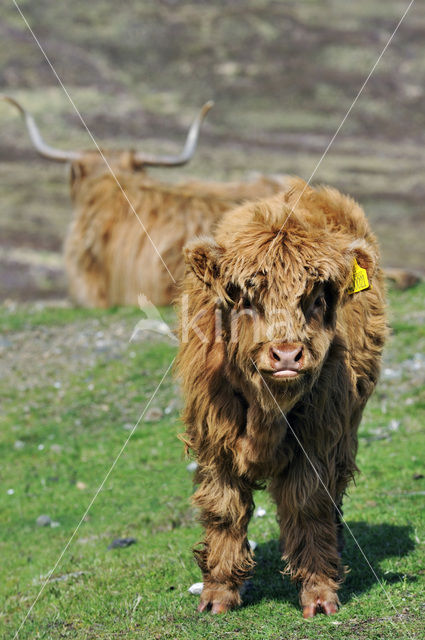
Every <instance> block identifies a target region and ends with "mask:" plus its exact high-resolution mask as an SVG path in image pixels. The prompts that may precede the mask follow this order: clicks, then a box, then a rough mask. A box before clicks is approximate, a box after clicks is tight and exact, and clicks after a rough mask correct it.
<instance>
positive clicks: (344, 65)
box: [0, 0, 425, 300]
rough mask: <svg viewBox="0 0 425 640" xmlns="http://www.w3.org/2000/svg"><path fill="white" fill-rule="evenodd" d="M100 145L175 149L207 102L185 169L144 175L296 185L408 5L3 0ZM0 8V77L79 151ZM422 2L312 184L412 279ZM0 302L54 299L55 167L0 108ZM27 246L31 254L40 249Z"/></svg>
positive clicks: (63, 184) (65, 115)
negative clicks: (328, 192)
mask: <svg viewBox="0 0 425 640" xmlns="http://www.w3.org/2000/svg"><path fill="white" fill-rule="evenodd" d="M19 4H20V6H21V7H22V10H23V12H24V14H25V15H26V17H27V19H28V21H29V23H30V25H31V26H32V28H33V29H34V31H35V33H36V35H37V37H38V38H39V40H40V42H41V44H42V46H43V47H44V48H45V50H46V52H47V54H48V56H49V57H50V58H51V60H52V63H53V65H54V67H55V68H56V69H57V72H58V74H59V76H60V78H61V80H62V81H63V83H64V84H65V86H66V87H67V89H68V90H69V93H70V95H71V97H72V98H73V100H74V101H75V104H76V105H77V107H78V109H79V110H80V112H81V114H82V116H83V118H84V119H85V121H86V122H87V125H88V126H89V128H90V130H91V131H92V132H93V135H94V136H95V138H96V140H97V141H98V142H99V144H100V145H101V146H102V147H104V148H105V149H108V148H124V149H125V148H129V147H136V148H140V149H146V150H148V151H155V152H161V151H164V152H167V151H176V150H177V149H178V148H180V144H181V141H182V139H183V136H184V132H185V130H186V127H187V126H188V123H189V122H190V120H191V118H192V117H193V115H194V113H195V110H196V108H198V107H199V106H200V104H201V103H202V102H203V101H205V100H207V99H210V98H213V99H214V100H215V101H216V107H215V108H214V111H212V112H211V114H210V115H209V116H208V120H207V122H206V123H205V126H204V128H203V133H202V139H201V144H200V147H199V151H198V153H197V155H196V157H195V158H194V160H193V162H192V163H191V164H190V166H189V167H185V168H182V169H180V170H173V171H170V170H168V171H162V172H158V171H153V174H154V175H157V176H159V177H162V178H164V179H167V180H182V179H184V178H185V177H187V176H190V175H195V176H199V177H209V178H215V179H234V178H240V177H241V176H242V175H243V174H244V173H245V172H249V171H260V172H265V173H274V172H283V173H295V174H298V175H301V176H302V177H304V178H308V177H309V176H310V175H311V173H312V172H313V170H314V169H315V167H316V165H317V162H318V161H319V159H320V157H321V155H322V153H323V151H324V149H325V148H326V146H327V144H328V142H329V141H330V139H331V137H332V136H333V134H334V133H335V131H336V129H337V127H338V125H339V124H340V122H341V121H342V118H343V117H344V115H345V114H346V112H347V110H348V108H349V107H350V105H351V104H352V101H353V99H354V97H355V95H356V93H357V92H358V90H359V89H360V87H361V85H362V83H363V82H364V80H365V78H366V76H367V75H368V73H369V72H370V70H371V68H372V65H373V64H374V63H375V62H376V60H377V57H378V55H379V53H380V52H381V51H382V49H383V47H384V45H385V43H386V42H387V40H388V38H389V36H390V35H391V33H392V31H393V29H394V27H395V25H396V24H397V22H398V20H399V19H400V17H401V15H402V14H403V12H404V10H405V9H406V7H407V4H408V0H386V2H379V1H378V0H375V1H374V2H371V0H356V2H340V1H339V0H314V1H312V0H301V1H300V0H287V1H285V2H279V1H278V0H249V1H246V0H232V2H228V0H216V1H215V2H199V1H198V0H196V1H194V0H192V1H190V0H185V1H182V2H180V1H179V2H175V1H174V0H160V1H158V2H147V1H140V0H137V1H135V0H133V1H132V2H126V3H124V4H123V5H122V6H120V10H119V12H118V13H117V10H116V3H114V2H112V0H96V1H95V2H93V3H91V4H90V6H89V5H88V4H87V2H83V1H82V0H78V1H77V0H76V1H74V2H72V3H65V2H59V3H58V2H54V1H53V0H42V1H39V2H31V1H30V0H21V1H20V2H19ZM5 5H6V6H4V7H2V21H1V24H0V84H1V87H2V91H4V92H7V93H10V94H12V95H14V96H15V97H16V98H18V99H20V100H21V101H22V102H23V104H24V105H25V106H26V107H27V108H28V109H31V110H32V111H33V113H34V115H35V117H36V118H37V121H38V122H39V125H40V128H41V129H42V131H43V132H44V135H45V137H46V138H47V139H48V141H49V142H50V143H51V144H54V145H58V146H60V147H62V148H67V149H74V150H75V149H85V148H90V147H92V142H91V140H90V139H89V137H88V135H87V133H86V131H85V130H83V128H82V126H81V123H80V121H79V119H78V117H77V115H76V114H75V112H74V111H73V108H72V106H71V104H70V103H69V101H68V99H67V97H66V96H65V94H64V93H63V91H62V89H61V88H60V87H59V86H58V83H57V80H56V79H55V77H54V75H53V73H52V71H51V69H50V68H49V67H48V66H47V64H46V62H45V60H44V58H43V55H42V53H41V52H40V51H39V49H38V48H37V45H36V44H35V42H34V40H33V39H32V37H31V35H30V33H29V32H28V30H27V28H26V26H25V24H24V22H23V21H22V19H21V17H20V16H19V14H18V13H17V11H16V8H15V6H14V4H13V3H12V2H9V3H5ZM424 36H425V4H424V3H423V2H415V3H414V5H413V6H412V8H411V10H410V12H409V14H408V15H407V17H406V19H405V21H404V22H403V24H402V25H401V27H400V29H399V31H398V32H397V34H396V35H395V37H394V39H393V41H392V43H391V45H390V46H389V48H388V49H387V51H386V52H385V55H384V56H383V58H382V60H381V61H380V63H379V65H378V67H377V68H376V70H375V72H374V74H373V77H372V78H371V80H370V82H369V83H368V85H367V87H366V88H365V90H364V91H363V92H362V95H361V97H360V99H359V100H358V102H357V103H356V105H355V107H354V109H353V110H352V112H351V113H350V116H349V118H348V119H347V121H346V122H345V124H344V127H343V128H342V130H341V131H340V133H339V134H338V137H337V138H336V140H335V142H334V143H333V145H332V147H331V150H330V153H329V154H328V155H327V157H326V158H325V160H324V161H323V162H322V163H321V165H320V167H319V169H318V171H317V173H316V174H315V180H316V181H318V182H328V183H330V184H333V185H334V186H336V187H338V188H341V189H342V190H344V191H347V192H349V193H350V194H352V195H353V196H355V197H357V198H358V199H359V200H360V201H361V203H362V204H363V205H364V206H365V209H366V211H367V213H368V215H369V217H370V219H371V220H372V222H373V226H374V229H375V230H376V232H377V233H378V235H379V237H380V240H381V243H382V248H383V256H384V262H385V265H386V266H402V267H410V268H413V269H418V270H422V271H423V269H424V264H425V250H424V244H423V241H422V238H423V236H424V233H425V216H424V184H423V166H424V163H425V144H424V142H425V133H424V132H425V112H424V109H423V99H424V87H425V63H424V59H425V58H424V55H423V53H424V49H423V43H424ZM0 131H1V144H0V184H1V191H0V194H1V200H2V207H1V209H0V237H1V239H0V276H1V278H0V299H5V298H13V299H16V298H19V299H20V300H26V299H28V298H30V297H32V298H37V299H38V298H40V297H44V298H48V297H54V296H58V295H63V294H64V292H65V283H64V277H63V271H62V268H61V261H60V251H61V246H62V242H63V239H64V236H65V234H66V229H67V227H68V224H69V220H70V217H71V204H70V201H69V180H68V169H67V168H64V167H63V166H60V165H56V164H52V163H50V162H48V161H46V160H42V159H40V158H38V157H37V156H36V154H35V153H34V152H33V151H32V149H31V145H30V143H29V141H28V137H27V134H26V132H25V131H24V127H23V124H22V122H21V120H20V118H19V116H18V115H17V114H16V113H15V111H14V110H13V109H12V107H10V105H5V104H0ZM41 249H43V253H41V252H40V250H41Z"/></svg>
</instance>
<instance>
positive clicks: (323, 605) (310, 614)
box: [303, 599, 338, 618]
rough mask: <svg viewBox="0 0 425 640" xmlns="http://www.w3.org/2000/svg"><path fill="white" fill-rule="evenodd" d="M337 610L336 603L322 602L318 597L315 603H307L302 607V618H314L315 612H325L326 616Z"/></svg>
mask: <svg viewBox="0 0 425 640" xmlns="http://www.w3.org/2000/svg"><path fill="white" fill-rule="evenodd" d="M337 611H338V605H337V604H335V602H328V601H327V600H324V601H323V602H322V601H321V600H320V599H318V600H317V602H316V603H315V604H308V605H306V606H305V607H303V618H314V616H315V615H316V614H317V613H322V612H323V613H325V614H326V615H327V616H332V615H333V614H334V613H336V612H337Z"/></svg>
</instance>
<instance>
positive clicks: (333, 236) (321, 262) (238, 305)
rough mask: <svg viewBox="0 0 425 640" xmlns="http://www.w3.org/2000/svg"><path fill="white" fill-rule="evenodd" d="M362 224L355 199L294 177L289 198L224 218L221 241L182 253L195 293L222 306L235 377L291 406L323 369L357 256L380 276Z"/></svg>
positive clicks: (204, 241)
mask: <svg viewBox="0 0 425 640" xmlns="http://www.w3.org/2000/svg"><path fill="white" fill-rule="evenodd" d="M303 185H304V187H303ZM302 189H304V191H303V192H302V195H301V196H300V194H301V191H302ZM298 200H299V202H298ZM295 203H296V204H295ZM357 219H358V221H359V224H358V225H357V226H358V229H357V230H356V224H357V222H356V220H357ZM350 224H351V225H352V228H351V229H349V225H350ZM361 225H367V223H366V221H365V218H364V214H363V212H362V210H361V209H360V207H359V206H358V205H357V204H356V203H355V202H354V201H353V200H351V199H350V198H347V197H345V196H342V195H341V194H340V193H339V192H337V191H335V190H331V189H321V190H319V191H315V190H313V189H311V188H307V186H306V185H305V183H302V182H301V181H294V182H293V184H292V187H291V188H290V189H289V190H288V192H286V193H284V194H279V195H278V196H274V197H273V198H270V199H268V200H267V201H265V202H262V203H256V204H250V205H247V206H245V207H241V208H240V209H237V210H235V211H234V212H231V213H229V214H226V216H225V218H224V220H223V222H222V223H221V225H220V226H219V228H218V232H217V233H216V239H208V238H205V239H199V240H195V241H193V242H191V243H190V244H189V245H187V247H186V249H185V256H186V261H187V263H188V265H189V274H188V277H189V278H190V279H191V280H192V283H193V291H196V286H197V285H196V282H199V281H201V282H202V285H201V286H202V288H203V290H204V291H205V292H206V295H207V296H208V297H209V298H210V299H213V298H214V299H216V300H217V301H218V303H219V304H220V309H221V314H222V317H221V318H220V322H221V324H222V332H221V335H222V339H223V342H224V345H225V349H226V358H227V363H228V364H227V366H228V371H229V372H230V375H232V373H231V372H232V371H236V372H238V374H239V376H240V379H241V380H244V381H245V382H244V384H248V385H249V386H250V387H251V389H252V390H254V391H256V392H257V393H259V394H260V395H261V396H263V398H264V392H265V390H266V391H267V392H268V393H267V394H266V395H268V396H269V397H270V393H269V390H270V391H271V392H272V393H273V395H274V396H275V397H276V398H278V399H279V403H280V405H281V407H282V408H284V409H289V408H290V407H291V406H293V404H294V403H295V402H296V401H297V400H298V399H299V398H300V396H301V395H302V394H303V393H304V392H305V391H306V390H307V389H308V388H310V387H311V385H312V384H313V382H314V381H315V380H316V379H317V377H318V375H319V373H320V371H321V369H322V366H323V363H324V361H325V359H326V357H327V354H328V352H329V347H330V345H331V343H332V341H333V339H334V336H335V333H336V327H337V315H338V309H339V308H340V307H341V306H342V305H343V304H344V303H345V302H346V301H347V299H348V288H349V285H350V283H351V282H352V273H353V264H354V260H355V259H356V260H357V262H358V264H359V265H360V266H361V267H363V268H366V270H367V272H368V275H369V278H371V277H372V276H373V272H374V270H375V266H376V260H377V248H376V244H375V242H374V240H373V239H372V240H371V241H368V240H366V239H365V238H364V237H359V239H358V240H353V238H355V234H356V231H357V233H358V232H359V231H360V232H361V229H362V227H361ZM365 228H366V227H365ZM195 277H196V279H195ZM190 290H191V289H190V287H189V291H190ZM216 315H217V314H216ZM194 339H196V338H194ZM266 387H268V388H269V389H266ZM267 404H269V403H267Z"/></svg>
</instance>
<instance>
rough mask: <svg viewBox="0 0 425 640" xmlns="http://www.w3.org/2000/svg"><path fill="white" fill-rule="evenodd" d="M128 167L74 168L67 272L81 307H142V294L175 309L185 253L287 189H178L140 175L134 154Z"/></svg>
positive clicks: (257, 184)
mask: <svg viewBox="0 0 425 640" xmlns="http://www.w3.org/2000/svg"><path fill="white" fill-rule="evenodd" d="M128 160H129V165H128V168H123V167H120V166H119V165H118V166H116V167H114V175H112V174H111V172H110V171H108V169H107V168H106V167H104V166H103V163H102V162H101V163H100V164H99V160H98V163H97V165H95V167H92V166H90V164H89V163H88V162H87V161H86V162H85V163H84V161H79V162H78V163H74V165H73V168H72V175H73V184H72V195H73V200H74V207H75V211H74V216H73V220H72V222H71V226H70V228H69V231H68V234H67V237H66V240H65V267H66V272H67V276H68V282H69V289H70V294H71V297H72V299H73V300H74V301H75V302H76V303H77V304H79V305H81V306H85V307H110V306H114V305H137V300H138V296H139V295H140V294H143V295H144V296H146V297H147V298H148V299H149V300H150V301H151V302H152V303H153V304H155V305H166V304H170V303H171V302H172V301H173V299H174V297H175V294H176V286H175V284H176V282H179V281H180V280H181V278H182V276H183V273H184V262H183V259H182V248H183V246H184V245H185V244H186V243H187V242H188V241H189V240H190V239H191V238H193V237H195V236H196V235H197V234H202V233H210V232H211V231H212V228H213V226H214V225H215V223H216V222H217V220H218V219H219V218H220V217H221V215H222V214H223V213H224V212H225V211H227V210H228V209H230V208H232V207H234V206H235V205H236V204H238V203H240V202H243V201H244V200H252V199H257V198H262V197H265V196H267V195H271V194H272V193H276V192H277V191H279V190H280V189H281V188H282V185H283V182H282V181H281V180H280V179H279V178H258V179H256V180H253V181H250V182H249V181H245V182H240V183H238V182H235V183H227V184H226V183H214V182H211V183H209V182H201V181H195V180H192V181H190V182H187V183H182V184H176V185H172V184H167V183H164V182H160V181H158V180H154V179H153V178H150V177H149V176H148V175H147V174H146V173H145V172H136V171H134V170H133V169H132V166H131V155H130V154H129V155H128ZM117 182H118V183H119V184H118V183H117ZM120 187H122V189H121V188H120ZM123 191H124V193H123ZM124 194H125V195H124Z"/></svg>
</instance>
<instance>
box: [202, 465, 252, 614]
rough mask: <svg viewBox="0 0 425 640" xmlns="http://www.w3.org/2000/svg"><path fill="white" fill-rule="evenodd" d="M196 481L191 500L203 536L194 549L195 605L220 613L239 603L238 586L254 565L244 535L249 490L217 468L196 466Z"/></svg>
mask: <svg viewBox="0 0 425 640" xmlns="http://www.w3.org/2000/svg"><path fill="white" fill-rule="evenodd" d="M198 481H200V485H199V487H198V489H197V491H196V492H195V494H194V497H193V501H194V503H195V504H196V505H197V506H198V507H199V508H200V510H201V521H202V523H203V525H204V527H205V539H204V541H203V542H202V543H201V545H200V546H199V547H198V548H195V549H194V555H195V558H196V560H197V562H198V565H199V567H200V569H201V571H202V574H203V581H204V588H203V591H202V595H201V602H200V605H199V607H198V609H199V611H205V610H206V609H208V608H211V611H212V613H224V612H225V611H228V610H229V609H231V608H233V607H235V606H237V605H239V604H240V603H241V596H240V587H241V586H242V584H243V582H244V581H245V580H246V578H247V577H248V576H249V573H250V571H251V569H252V568H253V566H254V561H253V559H252V553H251V550H250V547H249V544H248V539H247V526H248V522H249V519H250V517H251V514H252V508H253V502H252V491H251V489H250V487H248V486H247V485H246V483H244V482H243V481H242V480H241V479H240V478H234V477H230V476H229V475H226V474H224V472H223V473H220V471H219V470H213V471H211V470H208V473H203V472H202V470H200V471H199V472H198Z"/></svg>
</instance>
